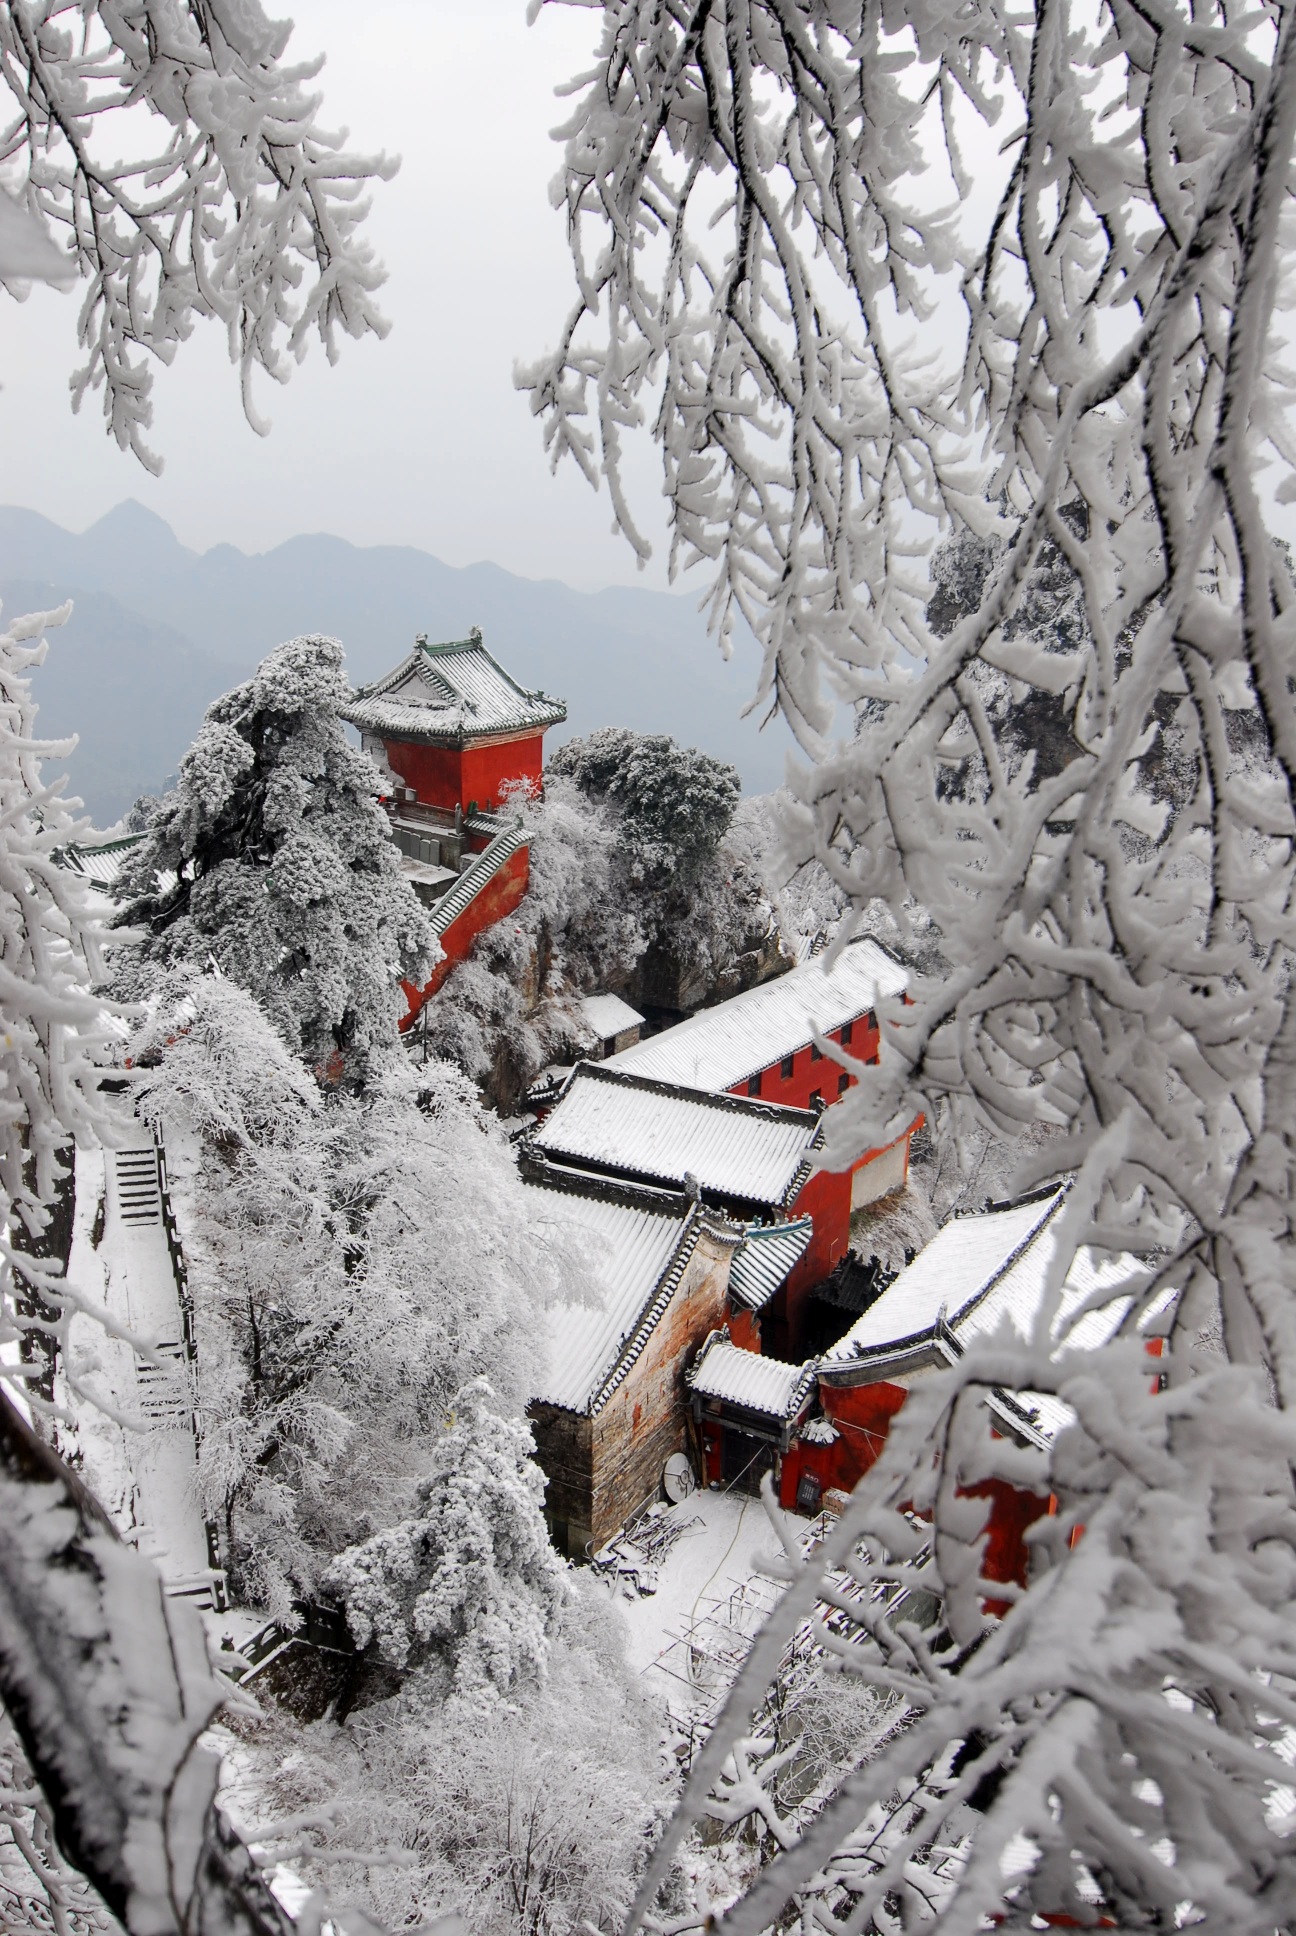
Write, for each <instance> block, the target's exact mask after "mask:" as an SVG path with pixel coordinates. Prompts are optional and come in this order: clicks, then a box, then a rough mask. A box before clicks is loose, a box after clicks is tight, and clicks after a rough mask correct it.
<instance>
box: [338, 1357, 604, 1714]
mask: <svg viewBox="0 0 1296 1936" xmlns="http://www.w3.org/2000/svg"><path fill="white" fill-rule="evenodd" d="M453 1403H454V1411H453V1413H452V1415H451V1416H450V1418H449V1419H448V1420H447V1426H446V1430H445V1431H444V1432H443V1433H442V1434H441V1436H440V1438H439V1439H438V1440H436V1442H435V1443H434V1445H433V1448H432V1458H431V1464H430V1468H429V1471H428V1473H427V1476H426V1477H425V1478H423V1479H422V1480H420V1482H419V1487H418V1493H417V1496H416V1500H415V1506H414V1511H413V1512H412V1513H411V1514H410V1515H409V1516H408V1517H407V1518H405V1519H402V1520H400V1521H399V1522H398V1523H397V1524H396V1525H395V1526H388V1527H386V1528H384V1530H383V1531H382V1532H379V1533H375V1534H374V1535H373V1537H372V1538H370V1539H368V1540H365V1541H364V1542H363V1544H361V1545H359V1546H352V1547H349V1548H348V1549H347V1551H346V1552H344V1553H340V1554H339V1555H338V1557H337V1559H335V1560H334V1562H333V1564H332V1565H331V1566H330V1567H329V1569H328V1572H327V1573H326V1574H325V1576H324V1581H323V1585H324V1589H325V1591H326V1592H328V1593H330V1594H333V1595H336V1596H337V1598H338V1599H340V1600H341V1602H342V1604H343V1606H344V1607H345V1608H346V1616H347V1624H348V1625H349V1627H350V1629H351V1633H352V1635H353V1637H354V1639H355V1642H356V1645H357V1646H358V1647H361V1648H367V1647H369V1646H371V1645H372V1647H373V1648H374V1651H375V1652H376V1654H377V1656H378V1658H379V1659H380V1660H382V1661H384V1662H386V1663H387V1664H388V1665H389V1666H391V1667H395V1668H398V1669H401V1670H405V1671H409V1670H412V1669H413V1670H419V1671H420V1672H421V1673H422V1674H424V1675H425V1676H427V1677H428V1678H429V1680H430V1683H431V1685H432V1686H433V1687H435V1688H436V1689H437V1690H438V1691H439V1693H440V1695H441V1698H443V1699H448V1698H454V1699H457V1700H464V1701H468V1702H471V1703H473V1704H474V1705H477V1704H480V1703H482V1702H486V1703H488V1704H489V1703H490V1702H493V1701H499V1700H501V1699H504V1698H507V1697H509V1696H516V1695H518V1694H520V1693H522V1692H524V1691H525V1690H526V1689H527V1687H528V1686H529V1685H534V1684H535V1683H536V1682H537V1681H539V1680H541V1679H542V1678H543V1676H544V1672H545V1665H546V1660H547V1657H548V1652H549V1635H550V1632H551V1630H552V1628H553V1625H554V1623H555V1621H556V1619H557V1617H558V1611H559V1608H560V1607H561V1605H562V1603H563V1599H564V1597H565V1595H566V1594H567V1593H568V1592H569V1590H570V1589H569V1588H568V1585H567V1579H566V1573H567V1569H566V1567H565V1565H564V1564H563V1562H562V1561H561V1560H560V1559H559V1558H558V1555H557V1554H556V1553H555V1552H554V1549H553V1547H552V1546H551V1545H550V1543H549V1532H548V1528H547V1527H546V1525H545V1521H544V1513H543V1510H542V1504H543V1500H544V1489H545V1480H544V1474H543V1473H542V1472H541V1471H540V1468H539V1467H538V1466H537V1465H536V1464H535V1462H534V1460H533V1458H532V1456H531V1455H532V1453H533V1451H534V1449H535V1445H534V1441H533V1439H532V1437H531V1434H530V1432H529V1430H528V1429H527V1427H526V1426H525V1425H523V1424H520V1423H519V1422H518V1421H517V1420H516V1419H512V1418H509V1417H507V1416H506V1415H505V1414H504V1413H503V1411H502V1410H501V1408H500V1406H499V1404H498V1402H497V1401H496V1400H495V1395H494V1393H493V1391H492V1390H491V1387H490V1383H489V1381H488V1380H487V1379H484V1378H479V1379H475V1380H474V1381H473V1382H472V1383H471V1384H469V1385H466V1386H464V1387H463V1389H462V1390H461V1391H459V1392H457V1393H456V1394H455V1397H454V1400H453Z"/></svg>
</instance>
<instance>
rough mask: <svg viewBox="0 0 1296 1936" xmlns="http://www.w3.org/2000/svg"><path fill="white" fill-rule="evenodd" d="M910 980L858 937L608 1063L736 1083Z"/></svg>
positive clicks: (714, 1085)
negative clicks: (833, 956)
mask: <svg viewBox="0 0 1296 1936" xmlns="http://www.w3.org/2000/svg"><path fill="white" fill-rule="evenodd" d="M908 979H909V976H908V972H907V970H906V969H905V968H904V967H902V966H901V964H900V963H899V962H898V961H896V960H895V959H894V958H893V957H892V956H891V955H889V954H888V953H887V951H886V949H885V948H883V947H880V946H879V944H878V943H877V942H876V941H873V940H871V939H864V940H862V941H853V942H851V943H850V945H849V946H848V947H846V948H843V950H842V952H841V954H840V955H839V956H838V957H837V959H836V960H835V961H832V962H831V963H830V961H829V958H828V956H827V955H816V956H815V958H814V959H813V960H811V961H807V962H804V963H803V964H802V965H801V966H800V967H799V968H793V969H791V970H790V971H789V972H788V973H787V974H786V975H780V976H778V977H777V979H776V980H774V981H767V982H762V983H761V984H760V986H759V987H758V988H749V989H747V990H746V991H745V992H744V993H743V994H741V995H733V996H731V997H730V999H729V1000H728V1001H727V1002H718V1003H717V1004H716V1006H715V1007H714V1008H704V1009H701V1010H700V1011H699V1012H698V1014H696V1015H691V1016H690V1017H689V1018H688V1020H687V1021H685V1022H679V1023H677V1024H676V1026H675V1027H674V1028H670V1029H663V1031H662V1032H661V1034H660V1035H653V1036H650V1037H649V1038H648V1040H647V1041H646V1042H638V1043H636V1044H635V1046H634V1047H633V1048H629V1049H622V1050H621V1052H620V1054H618V1055H615V1056H609V1058H608V1067H609V1068H617V1069H624V1070H625V1071H626V1073H627V1074H629V1075H637V1076H654V1077H656V1078H657V1079H658V1080H659V1081H662V1082H683V1083H687V1084H688V1085H689V1086H690V1087H691V1088H694V1089H732V1088H733V1087H734V1085H735V1084H736V1083H739V1082H745V1081H746V1080H747V1079H748V1077H750V1076H753V1075H755V1074H756V1073H757V1071H758V1070H760V1069H768V1068H769V1067H770V1066H771V1065H772V1064H773V1063H775V1062H781V1061H782V1059H783V1057H784V1056H785V1055H794V1054H795V1053H796V1051H797V1050H798V1049H802V1048H804V1047H805V1046H806V1044H807V1043H808V1042H810V1041H811V1040H812V1039H813V1036H814V1032H815V1029H816V1028H817V1029H819V1031H820V1032H821V1033H823V1034H825V1035H826V1034H830V1033H831V1032H832V1031H833V1030H834V1029H838V1028H841V1026H842V1025H843V1023H845V1022H853V1021H855V1020H856V1018H857V1017H859V1016H861V1015H866V1014H867V1013H868V1011H869V1010H870V1009H872V1008H876V1006H877V1003H878V1001H879V1000H880V999H881V998H882V997H883V996H887V995H898V994H900V993H901V992H902V990H903V989H904V987H905V986H906V984H907V982H908Z"/></svg>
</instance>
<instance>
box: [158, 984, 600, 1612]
mask: <svg viewBox="0 0 1296 1936" xmlns="http://www.w3.org/2000/svg"><path fill="white" fill-rule="evenodd" d="M130 1054H131V1059H132V1062H133V1063H134V1064H135V1065H136V1067H137V1068H138V1070H139V1073H138V1076H137V1078H136V1085H137V1087H136V1096H137V1108H138V1111H139V1113H140V1115H141V1117H142V1118H143V1120H144V1121H145V1122H146V1123H149V1124H151V1125H153V1126H154V1127H155V1128H156V1129H157V1130H158V1132H159V1133H160V1134H161V1135H163V1136H164V1137H165V1138H166V1140H167V1143H168V1147H169V1148H170V1149H171V1151H172V1152H173V1162H172V1189H173V1194H174V1198H175V1202H176V1205H177V1215H178V1218H179V1222H180V1227H181V1232H182V1236H183V1239H184V1244H185V1252H186V1258H187V1263H188V1270H189V1284H190V1290H191V1294H192V1297H193V1302H194V1318H195V1329H196V1337H197V1347H198V1349H197V1378H198V1398H199V1415H200V1427H201V1431H200V1443H199V1457H198V1485H199V1490H200V1496H201V1501H202V1505H203V1508H204V1510H205V1512H206V1513H207V1514H208V1515H209V1516H210V1517H211V1518H212V1519H214V1520H215V1521H216V1522H217V1524H219V1525H220V1526H221V1527H222V1528H223V1529H224V1532H225V1540H226V1559H227V1563H228V1565H229V1567H230V1571H231V1577H232V1579H233V1581H234V1583H235V1585H236V1588H237V1591H238V1592H239V1594H240V1596H241V1597H243V1598H244V1599H247V1600H249V1601H252V1602H253V1603H255V1604H257V1605H260V1606H264V1607H267V1608H268V1609H269V1610H270V1611H272V1612H274V1613H275V1614H276V1615H281V1616H282V1615H286V1614H288V1612H289V1609H290V1607H291V1603H292V1601H293V1600H294V1599H295V1598H299V1597H300V1596H301V1595H303V1594H309V1593H313V1592H315V1591H316V1590H317V1588H318V1583H319V1578H320V1574H321V1572H322V1571H323V1569H324V1568H325V1567H327V1566H328V1564H329V1563H330V1561H331V1560H332V1559H333V1558H334V1556H335V1555H336V1554H337V1553H338V1552H339V1551H340V1550H341V1549H342V1548H343V1547H344V1546H348V1545H351V1544H354V1543H356V1542H360V1541H363V1540H365V1539H366V1538H368V1537H369V1536H370V1535H371V1534H372V1533H374V1531H375V1529H378V1528H382V1527H384V1526H388V1525H390V1524H391V1523H392V1522H393V1521H394V1520H397V1519H399V1518H400V1517H401V1516H402V1515H404V1514H406V1513H407V1512H408V1510H409V1505H410V1498H411V1492H412V1488H413V1486H414V1485H415V1483H416V1482H417V1480H418V1479H419V1477H420V1475H422V1474H423V1473H425V1471H426V1470H427V1468H428V1460H429V1457H430V1456H431V1448H434V1447H435V1446H436V1445H437V1444H438V1443H439V1442H440V1439H441V1436H442V1433H443V1429H444V1421H445V1418H446V1415H447V1413H448V1412H449V1411H450V1410H451V1409H452V1408H453V1404H454V1395H455V1393H456V1392H457V1391H459V1390H460V1388H461V1387H463V1386H464V1385H465V1384H469V1383H470V1381H471V1380H472V1379H473V1378H474V1377H477V1376H480V1375H482V1374H483V1373H485V1372H487V1371H489V1372H490V1373H491V1375H492V1379H493V1382H494V1385H495V1388H496V1391H497V1393H498V1403H499V1404H500V1406H501V1407H502V1408H503V1409H504V1410H505V1411H520V1409H521V1408H522V1407H523V1406H524V1405H525V1403H526V1400H527V1398H528V1397H529V1395H530V1392H529V1386H528V1379H529V1374H530V1369H531V1359H532V1348H531V1345H530V1343H529V1341H530V1340H531V1339H532V1338H533V1337H534V1332H535V1328H536V1324H537V1321H538V1313H539V1311H540V1310H541V1308H542V1307H543V1305H544V1304H545V1303H546V1302H547V1301H548V1300H549V1299H551V1298H552V1297H553V1296H555V1295H556V1294H557V1291H558V1287H559V1281H560V1277H561V1276H563V1275H570V1271H569V1265H568V1260H567V1259H566V1258H565V1256H563V1255H561V1254H560V1253H559V1252H558V1250H557V1249H556V1248H555V1247H553V1246H549V1245H546V1244H544V1243H537V1242H535V1241H534V1239H533V1238H532V1237H531V1235H530V1234H529V1233H528V1230H527V1222H528V1214H527V1205H526V1203H525V1201H524V1191H523V1185H522V1183H521V1182H520V1180H519V1177H518V1173H517V1165H516V1162H515V1160H514V1157H513V1153H512V1151H511V1149H510V1147H509V1144H508V1142H507V1139H506V1137H505V1135H504V1133H503V1131H502V1129H501V1128H500V1126H499V1124H498V1123H497V1122H496V1121H495V1120H494V1119H493V1118H491V1117H488V1116H486V1115H485V1114H484V1113H483V1111H482V1110H481V1109H480V1107H479V1106H478V1103H477V1100H476V1097H475V1095H474V1093H473V1092H472V1090H471V1088H470V1086H469V1084H468V1083H467V1082H466V1081H465V1080H464V1079H463V1078H462V1077H461V1076H459V1075H458V1074H457V1073H456V1072H455V1071H453V1070H451V1069H448V1068H447V1067H446V1066H445V1065H444V1064H440V1063H430V1064H428V1065H427V1066H426V1067H424V1068H419V1069H417V1070H416V1069H414V1068H411V1067H410V1066H409V1065H408V1064H407V1063H406V1062H405V1060H404V1059H403V1058H402V1059H400V1060H393V1062H392V1063H391V1064H390V1065H389V1066H387V1067H386V1068H384V1069H383V1070H382V1071H381V1072H380V1073H378V1074H377V1075H375V1076H374V1078H373V1079H372V1080H371V1083H370V1085H369V1087H368V1088H367V1090H366V1091H365V1093H364V1094H363V1095H360V1096H355V1095H350V1094H343V1095H340V1096H334V1097H332V1098H328V1099H326V1098H325V1096H324V1095H323V1094H322V1093H321V1091H320V1087H319V1085H318V1084H317V1083H316V1082H315V1081H313V1080H312V1078H311V1076H310V1074H309V1073H308V1072H307V1070H305V1069H304V1068H303V1066H302V1064H301V1062H300V1061H299V1060H298V1059H297V1058H296V1057H295V1056H294V1055H293V1054H292V1052H291V1051H290V1050H289V1049H288V1047H287V1045H286V1044H285V1043H284V1042H283V1041H282V1039H281V1038H280V1037H279V1035H278V1034H277V1032H276V1031H275V1030H274V1029H273V1028H272V1027H271V1026H270V1024H269V1022H268V1021H267V1020H266V1018H265V1017H264V1016H263V1015H262V1014H261V1012H260V1010H259V1009H258V1007H257V1004H256V1002H255V1000H254V998H253V997H252V996H251V995H249V994H248V993H247V991H246V990H245V989H242V988H239V987H238V986H237V984H235V983H233V982H231V981H229V980H228V979H227V978H226V977H224V976H218V975H214V974H210V973H204V974H193V973H185V972H183V971H180V970H177V971H176V972H175V973H174V974H173V975H172V976H171V977H170V978H169V980H168V983H167V986H166V987H165V988H164V989H163V990H162V991H161V993H160V995H159V997H158V998H157V999H156V1000H155V1002H154V1004H153V1006H152V1009H151V1012H150V1014H149V1016H148V1018H147V1020H146V1021H145V1022H144V1024H143V1025H142V1026H141V1027H140V1028H139V1030H138V1031H137V1032H136V1035H135V1036H134V1038H133V1040H132V1042H131V1047H130ZM182 1152H183V1155H182V1154H181V1153H182Z"/></svg>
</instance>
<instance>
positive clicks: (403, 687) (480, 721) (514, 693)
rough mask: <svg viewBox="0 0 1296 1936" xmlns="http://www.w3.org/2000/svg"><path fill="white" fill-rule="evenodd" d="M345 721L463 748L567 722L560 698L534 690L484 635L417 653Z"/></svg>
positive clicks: (359, 698)
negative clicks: (487, 643) (514, 674)
mask: <svg viewBox="0 0 1296 1936" xmlns="http://www.w3.org/2000/svg"><path fill="white" fill-rule="evenodd" d="M342 717H343V718H344V719H349V720H350V721H351V723H352V725H354V726H359V727H360V728H361V730H362V731H366V732H371V733H378V734H380V735H382V736H384V737H386V738H390V739H400V740H414V741H418V742H421V743H423V744H426V745H429V746H462V745H464V744H465V743H466V742H467V741H469V740H473V739H487V738H489V737H490V736H491V735H492V734H494V733H523V732H528V731H531V732H543V730H544V728H545V727H546V726H556V725H558V724H559V722H560V721H561V720H564V719H566V717H567V708H566V706H565V705H564V704H563V702H562V700H561V699H550V698H549V697H548V696H547V694H545V693H543V692H528V691H527V690H526V688H525V687H524V686H520V685H519V684H518V682H517V680H516V679H513V678H511V677H510V676H509V674H508V673H507V672H505V670H504V668H503V666H502V665H500V664H499V662H498V660H496V659H493V658H492V657H491V655H490V653H489V652H488V651H487V650H486V648H485V646H484V645H483V644H482V636H481V633H480V632H479V631H477V630H475V629H474V631H473V632H472V633H471V634H470V635H469V637H468V638H466V639H452V640H448V641H447V642H446V643H445V644H443V645H429V643H428V641H427V639H426V638H425V637H423V636H422V635H420V636H419V639H418V641H417V643H416V644H415V647H414V650H413V651H412V652H411V653H410V655H409V657H408V658H407V659H403V660H402V661H401V663H400V664H399V665H398V666H396V667H395V668H394V669H393V670H392V671H391V672H389V673H387V674H386V675H385V677H383V678H381V679H376V680H375V681H374V682H373V684H372V685H369V686H361V687H360V689H359V690H358V691H357V693H356V695H355V697H354V698H353V699H352V701H351V703H350V704H349V705H348V706H344V707H343V708H342Z"/></svg>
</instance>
